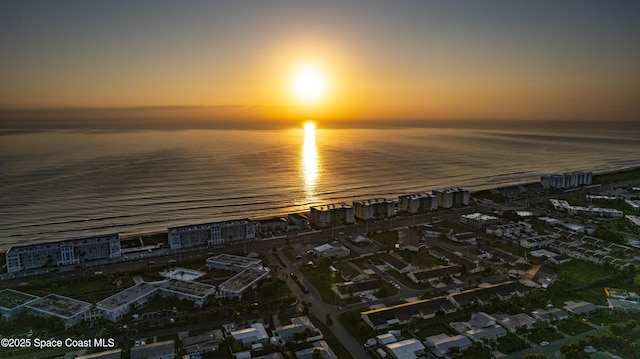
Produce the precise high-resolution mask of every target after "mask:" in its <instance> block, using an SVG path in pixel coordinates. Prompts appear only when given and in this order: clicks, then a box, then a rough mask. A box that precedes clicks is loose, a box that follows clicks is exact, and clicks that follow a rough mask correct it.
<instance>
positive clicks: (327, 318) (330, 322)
mask: <svg viewBox="0 0 640 359" xmlns="http://www.w3.org/2000/svg"><path fill="white" fill-rule="evenodd" d="M324 317H325V320H326V322H327V325H328V326H332V325H333V319H331V315H329V313H327V315H325V316H324Z"/></svg>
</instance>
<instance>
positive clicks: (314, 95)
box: [291, 65, 327, 102]
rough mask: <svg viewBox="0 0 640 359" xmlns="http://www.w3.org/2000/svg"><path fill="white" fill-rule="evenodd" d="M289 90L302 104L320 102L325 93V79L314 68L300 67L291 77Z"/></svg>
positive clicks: (316, 68)
mask: <svg viewBox="0 0 640 359" xmlns="http://www.w3.org/2000/svg"><path fill="white" fill-rule="evenodd" d="M291 90H292V91H293V94H294V96H295V97H296V98H297V99H299V100H301V101H303V102H316V101H318V100H321V99H322V98H323V97H324V95H325V94H326V92H327V77H326V75H325V73H324V72H323V71H322V69H320V68H318V67H316V66H310V65H307V66H301V67H299V68H297V69H296V70H295V71H294V73H293V76H292V80H291Z"/></svg>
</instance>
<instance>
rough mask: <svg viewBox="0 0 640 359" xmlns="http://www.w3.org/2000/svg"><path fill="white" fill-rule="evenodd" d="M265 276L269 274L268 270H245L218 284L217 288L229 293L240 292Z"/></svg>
mask: <svg viewBox="0 0 640 359" xmlns="http://www.w3.org/2000/svg"><path fill="white" fill-rule="evenodd" d="M267 274H269V270H268V269H253V268H249V269H245V270H243V271H242V272H240V273H238V274H236V275H235V276H233V277H231V278H229V279H227V280H226V281H225V282H224V283H222V284H220V286H219V288H220V289H222V290H226V291H229V292H235V293H237V292H241V291H243V290H244V289H245V288H247V287H248V286H250V285H251V284H253V283H254V282H256V281H258V280H260V279H261V278H262V277H264V276H265V275H267Z"/></svg>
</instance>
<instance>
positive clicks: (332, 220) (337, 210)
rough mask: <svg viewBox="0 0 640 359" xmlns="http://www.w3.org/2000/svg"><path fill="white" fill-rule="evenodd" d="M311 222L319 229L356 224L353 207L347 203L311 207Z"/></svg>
mask: <svg viewBox="0 0 640 359" xmlns="http://www.w3.org/2000/svg"><path fill="white" fill-rule="evenodd" d="M309 222H310V223H311V224H312V225H315V226H318V227H329V226H336V225H342V224H352V223H354V222H355V213H354V211H353V206H350V205H348V204H346V203H337V204H327V205H323V206H314V207H311V217H310V218H309Z"/></svg>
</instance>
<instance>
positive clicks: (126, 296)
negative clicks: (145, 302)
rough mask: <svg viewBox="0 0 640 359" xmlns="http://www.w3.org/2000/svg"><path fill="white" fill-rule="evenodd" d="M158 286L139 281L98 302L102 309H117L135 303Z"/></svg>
mask: <svg viewBox="0 0 640 359" xmlns="http://www.w3.org/2000/svg"><path fill="white" fill-rule="evenodd" d="M157 289H158V288H157V287H156V286H155V285H154V284H152V283H146V282H142V283H138V284H136V285H134V286H132V287H129V288H127V289H125V290H123V291H120V292H118V293H116V294H114V295H112V296H110V297H107V298H105V299H103V300H101V301H99V302H98V303H96V306H98V307H99V308H100V309H105V310H115V309H117V308H120V307H121V306H123V305H127V304H129V303H133V302H134V301H136V300H138V299H139V298H142V297H145V296H148V295H149V294H151V293H152V292H154V291H156V290H157Z"/></svg>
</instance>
